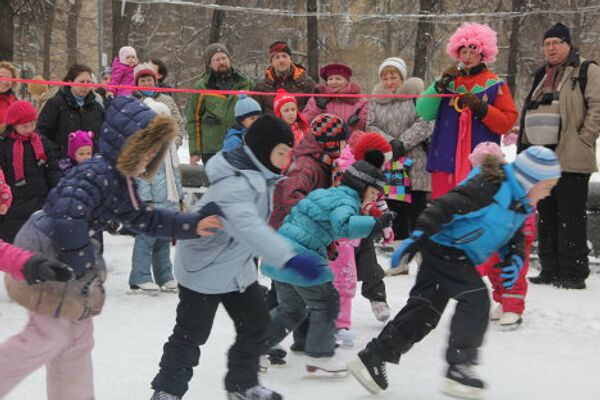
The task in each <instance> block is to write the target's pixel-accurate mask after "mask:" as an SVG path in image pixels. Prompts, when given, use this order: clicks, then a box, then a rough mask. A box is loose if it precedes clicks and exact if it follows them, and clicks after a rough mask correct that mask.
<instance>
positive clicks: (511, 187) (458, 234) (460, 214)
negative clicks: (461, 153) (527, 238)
mask: <svg viewBox="0 0 600 400" xmlns="http://www.w3.org/2000/svg"><path fill="white" fill-rule="evenodd" d="M482 168H483V169H481V170H480V168H479V167H478V168H475V169H473V170H472V171H471V174H470V175H469V177H468V178H467V179H465V180H464V181H463V182H461V183H460V184H459V185H458V186H457V187H456V188H455V189H453V190H452V191H450V192H449V193H448V194H446V195H445V196H442V197H440V198H439V199H437V200H436V201H435V202H433V204H432V205H431V206H429V207H428V208H426V209H425V210H424V211H423V212H422V213H421V215H420V216H419V218H418V219H417V224H416V229H417V230H421V231H423V232H425V233H426V234H427V235H428V236H429V239H430V240H431V241H433V242H435V243H438V244H441V245H444V246H447V247H453V248H457V249H459V250H462V251H463V252H464V253H465V254H466V255H467V257H469V259H470V260H471V262H472V263H473V264H475V265H477V264H481V263H483V262H484V261H486V260H487V259H489V258H490V256H491V255H492V254H493V253H494V252H496V251H500V253H501V255H502V256H503V257H504V256H505V255H506V254H507V252H509V251H510V252H516V253H517V254H519V255H521V257H523V253H524V237H523V233H522V230H521V228H522V227H523V224H524V223H525V220H527V217H528V216H529V214H530V213H531V212H532V211H533V209H532V207H531V206H530V205H529V199H528V197H527V193H525V190H524V189H523V187H522V186H521V184H520V183H519V182H518V181H517V178H516V176H515V173H514V171H513V167H512V165H511V164H508V165H504V166H502V167H501V169H500V166H499V165H498V167H497V168H496V171H497V172H496V171H493V170H489V169H487V168H486V167H482ZM509 247H510V249H509Z"/></svg>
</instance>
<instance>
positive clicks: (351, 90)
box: [316, 81, 362, 103]
mask: <svg viewBox="0 0 600 400" xmlns="http://www.w3.org/2000/svg"><path fill="white" fill-rule="evenodd" d="M316 88H317V89H318V93H325V94H361V93H362V87H361V86H360V85H359V84H358V83H356V82H353V81H350V82H348V84H347V85H346V86H344V87H343V88H342V89H341V90H340V91H339V92H335V91H334V90H333V89H331V88H330V87H329V86H327V85H326V84H324V83H319V84H318V85H317V86H316ZM335 99H336V100H337V101H339V102H343V103H356V102H357V101H359V100H360V99H361V97H337V98H335Z"/></svg>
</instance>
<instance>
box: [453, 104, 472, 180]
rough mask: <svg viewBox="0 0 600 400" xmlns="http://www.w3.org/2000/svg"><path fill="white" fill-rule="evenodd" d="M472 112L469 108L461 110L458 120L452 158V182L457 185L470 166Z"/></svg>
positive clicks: (467, 172)
mask: <svg viewBox="0 0 600 400" xmlns="http://www.w3.org/2000/svg"><path fill="white" fill-rule="evenodd" d="M472 122H473V112H472V111H471V109H470V108H468V107H465V108H463V110H462V112H461V113H460V117H459V119H458V142H457V143H456V155H455V156H454V182H456V184H459V183H460V182H462V180H463V179H465V178H466V177H467V175H469V172H470V171H471V164H470V162H469V154H471V129H472Z"/></svg>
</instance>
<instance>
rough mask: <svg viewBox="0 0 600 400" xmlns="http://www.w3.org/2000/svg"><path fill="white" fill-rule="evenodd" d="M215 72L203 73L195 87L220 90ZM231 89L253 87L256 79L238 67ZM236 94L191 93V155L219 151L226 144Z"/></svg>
mask: <svg viewBox="0 0 600 400" xmlns="http://www.w3.org/2000/svg"><path fill="white" fill-rule="evenodd" d="M216 79H217V78H216V77H215V75H214V74H213V73H212V72H207V73H205V74H204V75H202V76H201V77H200V80H198V82H197V83H196V85H195V86H194V89H210V90H219V87H218V86H217V84H218V82H217V80H216ZM230 80H231V87H230V88H229V89H231V90H252V88H253V87H254V83H253V82H252V81H251V80H250V79H248V78H246V77H245V76H243V75H242V74H241V73H239V72H237V71H236V70H232V75H231V77H230ZM236 102H237V96H235V95H220V94H198V93H194V94H192V95H191V96H190V99H189V100H188V103H187V107H186V118H187V135H188V139H189V145H190V155H192V156H195V155H197V156H199V155H202V154H208V153H216V152H218V151H219V150H221V148H222V147H223V139H224V138H225V133H226V132H227V129H229V128H231V127H232V126H233V125H234V124H235V103H236Z"/></svg>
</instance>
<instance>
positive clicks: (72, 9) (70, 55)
mask: <svg viewBox="0 0 600 400" xmlns="http://www.w3.org/2000/svg"><path fill="white" fill-rule="evenodd" d="M67 6H68V8H67V10H68V11H67V12H68V15H67V34H66V38H67V69H69V67H70V66H71V65H73V64H75V63H76V62H77V60H78V59H79V42H78V36H79V35H78V29H77V24H78V23H79V16H80V15H81V7H82V6H83V0H67Z"/></svg>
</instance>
